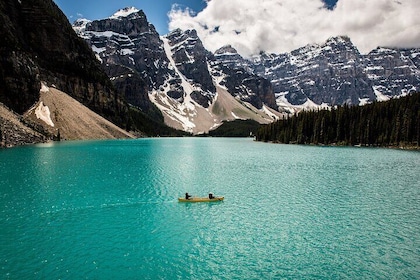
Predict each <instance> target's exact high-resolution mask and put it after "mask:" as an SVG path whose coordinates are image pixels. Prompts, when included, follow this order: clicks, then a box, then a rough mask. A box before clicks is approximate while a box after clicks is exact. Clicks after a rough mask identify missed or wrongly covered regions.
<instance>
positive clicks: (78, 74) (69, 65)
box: [0, 0, 126, 124]
mask: <svg viewBox="0 0 420 280" xmlns="http://www.w3.org/2000/svg"><path fill="white" fill-rule="evenodd" d="M0 36H1V37H2V40H1V42H0V52H1V54H0V69H1V76H0V77H1V80H2V82H1V83H0V102H3V103H4V104H6V105H7V106H8V107H10V108H11V109H12V110H14V111H16V112H18V113H20V114H21V113H23V112H24V111H25V110H27V109H29V107H30V106H31V105H32V104H33V103H35V102H36V101H37V100H38V98H39V89H40V88H39V87H40V84H41V83H40V82H41V81H45V82H47V83H48V84H50V85H51V84H54V85H55V86H56V87H57V88H60V89H61V90H63V91H65V92H67V93H69V94H70V95H71V96H72V97H74V98H75V99H77V100H79V101H80V102H82V103H83V104H85V105H87V106H88V107H89V108H91V109H93V110H94V111H96V112H98V113H99V114H101V115H103V116H105V117H107V118H110V119H112V120H114V121H116V122H118V123H120V124H121V123H122V122H123V121H122V119H121V115H122V113H123V111H124V110H126V108H125V104H124V102H123V100H122V99H121V96H119V95H118V94H116V93H115V92H114V91H113V90H112V85H111V83H110V82H109V79H108V77H107V75H106V74H105V73H104V72H103V70H102V69H101V67H100V64H99V63H98V61H97V60H96V59H95V57H94V55H93V54H92V51H91V50H90V49H89V47H88V46H87V45H86V43H84V42H83V40H81V39H80V38H79V37H78V36H77V35H76V34H75V33H74V31H73V30H72V27H71V25H70V24H69V23H68V21H67V19H66V17H65V15H64V14H63V13H62V12H61V11H60V9H59V8H58V7H57V6H56V5H55V4H54V2H53V1H52V0H33V1H15V0H5V1H1V2H0Z"/></svg>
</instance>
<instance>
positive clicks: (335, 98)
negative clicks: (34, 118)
mask: <svg viewBox="0 0 420 280" xmlns="http://www.w3.org/2000/svg"><path fill="white" fill-rule="evenodd" d="M73 28H74V30H75V31H76V33H77V34H78V35H79V36H80V37H81V38H83V39H85V40H86V41H87V42H88V44H89V45H90V46H91V48H92V50H93V51H94V52H95V54H96V57H97V59H98V60H99V61H100V62H101V63H102V65H103V68H104V69H105V71H106V72H107V74H108V75H109V76H110V78H111V81H112V82H113V84H114V85H115V87H116V88H117V89H119V90H120V91H121V92H123V93H124V94H125V96H126V98H127V101H128V102H129V103H130V104H132V105H133V106H137V107H139V108H141V110H143V111H145V112H149V113H153V112H155V113H156V110H153V109H152V108H156V107H157V108H158V109H159V111H160V112H162V114H163V117H164V121H165V123H166V124H168V125H170V126H172V127H175V128H177V129H181V130H185V131H189V132H192V133H195V134H197V133H203V132H208V131H209V130H212V129H214V128H215V127H217V126H219V125H220V124H221V123H222V122H223V121H226V120H233V119H254V120H256V121H258V122H259V123H268V122H272V121H273V120H276V119H278V118H281V117H282V116H284V115H289V114H293V113H295V112H299V111H300V110H302V109H314V108H322V107H324V108H325V107H331V106H336V105H344V104H347V105H364V104H367V103H371V102H373V101H378V100H379V101H383V100H388V99H389V98H394V97H398V96H404V95H407V94H408V93H410V92H414V91H418V89H419V88H420V64H419V63H420V49H392V48H381V47H379V48H377V49H375V50H373V51H371V52H370V53H368V54H361V53H360V52H359V51H358V49H357V48H356V47H355V46H354V45H353V43H352V42H351V39H350V38H348V37H346V36H338V37H332V38H330V39H329V40H327V41H326V42H325V43H324V44H311V45H307V46H304V47H302V48H299V49H297V50H294V51H292V52H290V53H282V54H273V53H270V54H269V53H260V54H258V55H256V56H253V57H249V58H245V57H242V56H241V55H240V54H238V52H237V51H236V50H235V49H234V48H233V47H232V46H223V47H221V48H220V49H219V50H217V51H215V52H214V53H212V52H210V51H208V50H206V48H205V47H204V45H203V42H202V41H201V40H200V38H199V36H198V35H197V32H196V31H195V30H179V29H177V30H173V31H172V32H170V33H169V34H167V35H165V36H159V34H158V33H157V32H156V30H155V28H154V26H153V25H152V24H150V23H149V22H148V21H147V18H146V15H145V14H144V13H143V12H142V11H141V10H138V9H136V8H133V7H131V8H125V9H122V10H119V11H117V12H116V13H115V14H114V15H113V16H111V17H109V18H107V19H103V20H95V21H89V20H77V21H76V22H75V23H74V24H73Z"/></svg>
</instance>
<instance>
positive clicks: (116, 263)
mask: <svg viewBox="0 0 420 280" xmlns="http://www.w3.org/2000/svg"><path fill="white" fill-rule="evenodd" d="M186 191H188V192H189V193H190V194H193V195H197V196H201V195H202V196H204V195H207V194H208V192H213V193H214V194H215V195H224V196H225V201H223V202H217V203H197V204H189V203H179V202H178V201H177V197H179V196H183V195H184V193H185V192H186ZM0 213H1V216H0V226H1V227H0V279H345V278H347V279H420V153H419V152H413V151H401V150H392V149H376V148H347V147H346V148H344V147H314V146H298V145H279V144H267V143H259V142H254V141H252V140H251V139H221V138H160V139H139V140H119V141H88V142H67V143H53V144H42V145H35V146H28V147H19V148H13V149H6V150H0Z"/></svg>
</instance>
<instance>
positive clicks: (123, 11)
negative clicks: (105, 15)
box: [109, 7, 140, 19]
mask: <svg viewBox="0 0 420 280" xmlns="http://www.w3.org/2000/svg"><path fill="white" fill-rule="evenodd" d="M139 11H140V10H139V9H137V8H135V7H127V8H124V9H121V10H118V11H117V12H116V13H115V14H113V15H112V16H110V17H109V18H110V19H119V18H122V17H127V16H129V15H131V14H133V13H138V12H139Z"/></svg>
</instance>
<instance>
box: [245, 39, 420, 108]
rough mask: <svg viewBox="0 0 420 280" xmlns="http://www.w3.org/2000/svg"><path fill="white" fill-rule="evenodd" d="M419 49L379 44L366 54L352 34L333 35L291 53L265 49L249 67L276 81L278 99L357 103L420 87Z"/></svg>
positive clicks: (296, 101)
mask: <svg viewBox="0 0 420 280" xmlns="http://www.w3.org/2000/svg"><path fill="white" fill-rule="evenodd" d="M419 53H420V50H418V49H413V50H396V49H394V50H393V49H383V48H378V49H377V50H374V51H372V52H371V53H369V54H367V55H362V54H360V53H359V51H358V50H357V48H356V47H355V46H354V45H353V44H352V42H351V40H350V39H349V38H348V37H334V38H330V39H329V40H328V41H327V42H326V43H325V44H323V45H316V44H314V45H308V46H305V47H303V48H300V49H297V50H295V51H292V52H291V53H285V54H262V55H260V56H257V57H255V58H254V59H253V63H254V65H253V66H251V67H253V69H254V72H255V73H257V74H258V75H261V76H264V77H267V78H268V79H269V80H270V81H271V82H272V84H273V87H274V91H275V92H276V96H277V100H278V101H280V100H281V99H283V100H284V98H285V99H286V100H287V101H288V102H289V103H291V104H293V105H299V104H303V103H305V102H307V101H308V100H311V101H313V102H315V103H316V104H323V103H325V104H328V105H343V104H349V105H358V104H363V103H366V102H372V101H374V100H377V99H378V98H379V99H380V98H381V97H378V95H387V96H389V97H394V96H399V95H403V94H406V93H407V92H410V91H416V90H418V89H420V72H419V68H418V58H417V57H418V56H419ZM416 63H417V65H416ZM278 103H279V102H278Z"/></svg>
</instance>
